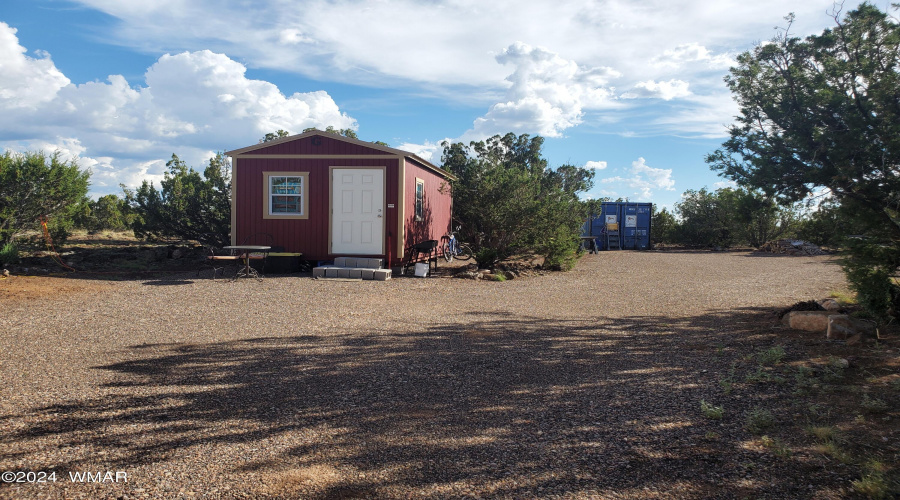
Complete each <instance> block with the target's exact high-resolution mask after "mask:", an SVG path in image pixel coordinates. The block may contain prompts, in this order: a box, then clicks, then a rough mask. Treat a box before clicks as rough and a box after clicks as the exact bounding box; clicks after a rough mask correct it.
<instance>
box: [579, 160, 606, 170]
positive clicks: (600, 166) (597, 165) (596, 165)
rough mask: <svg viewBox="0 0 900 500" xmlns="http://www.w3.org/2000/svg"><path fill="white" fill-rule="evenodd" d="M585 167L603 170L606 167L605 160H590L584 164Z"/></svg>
mask: <svg viewBox="0 0 900 500" xmlns="http://www.w3.org/2000/svg"><path fill="white" fill-rule="evenodd" d="M584 168H587V169H591V170H603V169H605V168H606V162H605V161H589V162H587V163H585V164H584Z"/></svg>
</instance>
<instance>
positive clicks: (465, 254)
mask: <svg viewBox="0 0 900 500" xmlns="http://www.w3.org/2000/svg"><path fill="white" fill-rule="evenodd" d="M461 227H462V226H456V231H450V234H448V235H447V236H444V237H443V238H441V240H442V241H443V242H444V244H443V245H441V253H443V254H444V260H446V261H447V262H453V259H454V258H456V259H459V260H469V259H471V258H472V249H471V248H470V247H469V245H466V244H465V243H460V241H459V240H458V239H456V233H457V232H458V231H459V230H460V228H461Z"/></svg>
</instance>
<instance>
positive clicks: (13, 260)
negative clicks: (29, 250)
mask: <svg viewBox="0 0 900 500" xmlns="http://www.w3.org/2000/svg"><path fill="white" fill-rule="evenodd" d="M18 263H19V247H17V246H16V245H15V244H14V243H11V242H10V243H7V244H5V245H3V248H0V265H4V266H5V265H8V264H18Z"/></svg>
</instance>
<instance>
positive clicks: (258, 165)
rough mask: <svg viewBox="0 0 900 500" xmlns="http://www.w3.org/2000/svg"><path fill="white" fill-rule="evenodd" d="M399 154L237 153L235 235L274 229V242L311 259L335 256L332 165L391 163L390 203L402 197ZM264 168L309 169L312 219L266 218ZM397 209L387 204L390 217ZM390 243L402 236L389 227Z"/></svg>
mask: <svg viewBox="0 0 900 500" xmlns="http://www.w3.org/2000/svg"><path fill="white" fill-rule="evenodd" d="M397 163H398V161H397V160H395V159H371V160H369V159H333V160H332V159H321V160H319V159H269V158H241V157H240V156H238V157H237V182H236V183H235V189H236V193H235V209H236V210H235V211H236V217H235V219H236V220H235V228H234V229H235V235H236V238H235V241H237V242H238V243H239V244H240V243H242V242H243V241H244V240H245V239H246V238H247V237H248V236H251V235H254V234H256V233H267V234H271V235H272V238H273V244H274V245H276V246H281V247H284V249H285V251H286V252H300V253H302V254H303V256H304V257H305V258H306V259H309V260H325V259H331V258H332V256H331V255H329V254H328V243H329V242H328V223H329V209H330V204H329V198H330V195H331V193H330V192H329V175H330V172H329V167H332V166H335V167H386V168H385V188H386V189H385V191H386V193H385V204H389V203H392V204H395V205H396V203H397V201H396V200H397ZM263 172H309V178H308V182H309V185H308V187H307V197H308V203H309V204H308V210H309V218H308V219H263V196H264V186H263ZM394 210H396V209H390V208H389V209H387V213H386V217H387V219H386V221H387V224H388V225H390V224H391V221H392V220H393V221H396V220H397V215H396V212H395V211H394ZM392 212H393V214H392ZM391 217H393V219H392V218H391ZM386 229H387V232H388V235H387V241H386V243H387V244H393V243H394V242H395V241H396V239H395V238H394V237H393V233H395V232H396V230H392V229H394V228H392V227H387V228H386Z"/></svg>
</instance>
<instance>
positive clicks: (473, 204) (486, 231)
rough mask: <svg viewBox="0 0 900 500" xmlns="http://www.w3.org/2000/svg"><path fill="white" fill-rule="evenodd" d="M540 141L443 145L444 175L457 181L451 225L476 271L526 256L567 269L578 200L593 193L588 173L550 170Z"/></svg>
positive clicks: (509, 137)
mask: <svg viewBox="0 0 900 500" xmlns="http://www.w3.org/2000/svg"><path fill="white" fill-rule="evenodd" d="M543 142H544V139H543V138H542V137H533V138H531V137H529V136H528V135H527V134H523V135H520V136H516V135H515V134H512V133H510V134H506V135H505V136H502V137H501V136H499V135H495V136H493V137H491V138H489V139H487V140H485V141H479V142H474V141H473V142H471V143H470V144H469V145H468V146H466V145H464V144H462V143H452V144H451V143H447V142H445V143H444V144H443V146H444V151H443V154H442V156H441V160H442V164H443V168H444V169H446V170H448V171H450V172H451V173H453V174H454V175H455V176H456V177H457V179H458V180H456V181H454V182H453V183H452V189H453V199H454V203H453V205H454V218H455V219H456V220H457V221H458V222H459V223H461V225H462V230H461V238H462V239H463V240H464V241H467V242H469V243H470V244H472V246H473V250H474V251H475V254H476V259H477V260H478V262H479V264H480V265H484V266H492V265H494V264H495V263H496V262H497V261H499V260H502V259H505V258H507V257H509V256H511V255H513V254H514V253H517V252H521V251H525V250H530V251H535V252H539V253H541V254H543V255H544V256H545V257H546V259H545V262H546V264H547V265H548V266H550V267H559V268H566V267H569V266H570V265H571V264H572V262H573V259H574V253H575V250H576V249H577V247H578V235H579V233H580V230H581V224H582V213H581V212H582V208H581V203H580V202H579V200H578V193H580V192H583V191H586V190H587V189H589V188H590V187H591V186H592V184H593V175H594V174H593V172H592V171H590V170H587V169H583V168H579V167H575V166H572V165H563V166H561V167H559V168H557V169H556V170H553V169H550V168H549V166H548V163H547V160H546V159H544V158H543V157H542V156H541V147H542V145H543Z"/></svg>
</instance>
